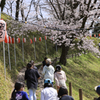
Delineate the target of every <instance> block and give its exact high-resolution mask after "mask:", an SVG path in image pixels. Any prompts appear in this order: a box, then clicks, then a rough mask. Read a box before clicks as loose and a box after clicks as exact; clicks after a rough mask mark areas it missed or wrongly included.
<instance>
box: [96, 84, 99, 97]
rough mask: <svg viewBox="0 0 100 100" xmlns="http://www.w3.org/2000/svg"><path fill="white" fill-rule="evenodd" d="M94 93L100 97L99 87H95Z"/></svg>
mask: <svg viewBox="0 0 100 100" xmlns="http://www.w3.org/2000/svg"><path fill="white" fill-rule="evenodd" d="M95 91H96V92H97V93H98V94H99V95H100V85H99V86H96V87H95Z"/></svg>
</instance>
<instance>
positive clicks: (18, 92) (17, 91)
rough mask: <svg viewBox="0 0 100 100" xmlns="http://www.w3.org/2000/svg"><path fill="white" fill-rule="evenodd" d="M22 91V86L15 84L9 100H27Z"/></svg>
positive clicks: (25, 94)
mask: <svg viewBox="0 0 100 100" xmlns="http://www.w3.org/2000/svg"><path fill="white" fill-rule="evenodd" d="M23 90H24V84H23V83H21V82H16V83H15V86H14V90H13V92H12V95H11V99H10V100H29V98H28V95H27V93H26V92H24V91H23Z"/></svg>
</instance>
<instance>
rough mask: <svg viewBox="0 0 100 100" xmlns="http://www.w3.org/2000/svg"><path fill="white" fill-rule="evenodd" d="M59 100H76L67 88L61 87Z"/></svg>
mask: <svg viewBox="0 0 100 100" xmlns="http://www.w3.org/2000/svg"><path fill="white" fill-rule="evenodd" d="M58 97H59V98H60V99H59V100H74V99H73V97H72V96H69V95H68V90H67V88H65V87H60V89H59V91H58Z"/></svg>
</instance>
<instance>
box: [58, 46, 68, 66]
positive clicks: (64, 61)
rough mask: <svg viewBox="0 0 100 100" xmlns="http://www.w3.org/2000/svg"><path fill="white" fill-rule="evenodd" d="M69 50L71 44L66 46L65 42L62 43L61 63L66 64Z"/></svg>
mask: <svg viewBox="0 0 100 100" xmlns="http://www.w3.org/2000/svg"><path fill="white" fill-rule="evenodd" d="M68 51H69V46H67V47H65V45H64V44H63V45H62V53H61V56H60V61H59V62H60V63H61V64H63V65H66V62H67V60H66V56H67V54H68Z"/></svg>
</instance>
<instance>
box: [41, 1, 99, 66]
mask: <svg viewBox="0 0 100 100" xmlns="http://www.w3.org/2000/svg"><path fill="white" fill-rule="evenodd" d="M45 2H46V4H48V5H47V6H44V7H43V9H44V10H46V11H48V12H49V13H50V15H52V19H51V20H48V21H47V20H46V22H45V26H46V27H50V28H52V29H53V28H55V31H54V30H51V37H54V39H55V43H57V44H58V45H60V46H61V47H62V53H61V57H60V63H62V64H64V65H66V55H67V54H68V51H69V49H70V48H71V47H73V46H74V45H75V44H74V43H73V42H74V41H75V38H77V39H78V43H77V47H78V48H79V49H84V50H93V51H94V52H96V53H99V51H98V49H96V48H95V49H94V47H93V45H94V44H93V41H92V40H88V39H87V38H86V37H87V36H89V29H91V27H93V25H94V23H95V22H96V21H99V20H100V19H99V17H100V1H99V0H46V1H45Z"/></svg>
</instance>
